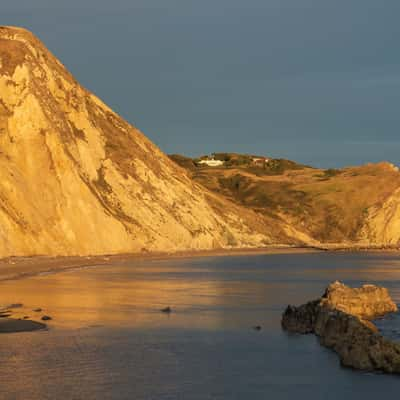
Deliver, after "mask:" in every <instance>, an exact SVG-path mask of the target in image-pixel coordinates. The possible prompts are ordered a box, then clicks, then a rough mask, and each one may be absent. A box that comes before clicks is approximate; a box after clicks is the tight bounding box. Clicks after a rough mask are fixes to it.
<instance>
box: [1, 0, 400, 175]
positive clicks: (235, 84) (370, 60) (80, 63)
mask: <svg viewBox="0 0 400 400" xmlns="http://www.w3.org/2000/svg"><path fill="white" fill-rule="evenodd" d="M399 15H400V2H399V1H398V0H380V1H377V0H335V1H332V0H201V1H199V0H113V1H110V0H68V2H67V1H63V0H13V1H7V2H4V4H2V5H1V14H0V24H1V25H17V26H23V27H25V28H28V29H29V30H31V31H33V32H34V33H35V34H36V35H37V36H38V37H39V38H40V39H41V40H42V41H43V42H44V43H45V44H46V46H47V47H48V48H49V49H50V50H51V51H52V52H53V53H54V54H55V55H56V56H57V57H58V58H59V59H60V60H61V61H62V62H63V63H64V64H65V65H66V66H67V68H68V69H69V70H70V71H71V72H72V73H73V74H74V76H75V77H76V78H77V79H78V81H80V83H81V84H82V85H83V86H85V87H86V88H88V89H89V90H91V91H92V92H94V93H95V94H97V95H98V96H99V97H101V98H102V100H103V101H104V102H106V103H107V104H108V105H109V106H110V107H112V108H113V109H114V110H115V111H116V112H118V113H119V114H120V115H122V116H123V117H124V118H125V119H127V120H128V121H129V122H131V123H133V124H134V125H135V126H137V127H138V128H139V129H140V130H142V131H143V132H144V133H145V134H146V135H147V136H148V137H149V138H150V139H151V140H152V141H153V142H155V143H156V144H157V145H158V146H159V147H160V148H161V149H162V150H163V151H165V152H167V153H181V154H186V155H189V156H197V155H201V154H208V153H211V152H223V151H227V152H238V153H250V154H259V155H266V156H270V157H275V158H288V159H292V160H296V161H299V162H302V163H305V164H309V165H315V166H320V167H326V168H328V167H340V166H346V165H356V164H362V163H367V162H377V161H381V160H388V161H391V162H393V163H395V164H399V163H400V154H399V153H400V152H399V150H400V130H399V127H400V112H399V105H400V51H399V43H400V24H399Z"/></svg>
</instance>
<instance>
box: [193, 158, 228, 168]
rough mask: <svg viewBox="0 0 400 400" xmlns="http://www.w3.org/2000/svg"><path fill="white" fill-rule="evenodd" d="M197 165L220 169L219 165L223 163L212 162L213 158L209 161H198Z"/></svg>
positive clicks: (218, 161) (219, 161)
mask: <svg viewBox="0 0 400 400" xmlns="http://www.w3.org/2000/svg"><path fill="white" fill-rule="evenodd" d="M199 164H206V165H208V166H209V167H220V166H221V165H224V161H222V160H214V158H213V159H211V160H200V161H199Z"/></svg>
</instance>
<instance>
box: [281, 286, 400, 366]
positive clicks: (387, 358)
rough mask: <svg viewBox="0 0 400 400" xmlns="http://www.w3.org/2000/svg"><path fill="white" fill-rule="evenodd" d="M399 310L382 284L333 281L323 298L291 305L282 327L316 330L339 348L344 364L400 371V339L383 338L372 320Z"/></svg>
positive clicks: (324, 341)
mask: <svg viewBox="0 0 400 400" xmlns="http://www.w3.org/2000/svg"><path fill="white" fill-rule="evenodd" d="M397 311H398V309H397V306H396V304H395V303H394V302H393V300H392V299H391V298H390V296H389V292H388V290H387V289H385V288H383V287H378V286H375V285H364V286H362V287H361V288H356V289H352V288H349V287H347V286H346V285H344V284H342V283H340V282H334V283H332V284H330V285H329V286H328V287H327V289H326V291H325V293H324V294H323V296H322V297H321V298H320V299H318V300H314V301H310V302H308V303H306V304H303V305H301V306H299V307H295V306H288V307H287V308H286V310H285V312H284V313H283V316H282V327H283V329H285V330H287V331H290V332H296V333H302V334H305V333H314V334H316V335H317V336H318V337H319V339H320V342H321V344H322V345H323V346H326V347H329V348H332V349H333V350H334V351H336V353H337V354H338V355H339V357H340V361H341V363H342V365H344V366H347V367H352V368H356V369H360V370H367V371H373V370H377V371H383V372H387V373H396V374H400V343H395V342H392V341H390V340H388V339H386V338H384V337H383V336H382V335H381V334H380V333H379V332H378V329H377V328H376V326H375V325H374V324H373V323H372V322H371V320H373V319H375V318H377V317H380V316H383V315H385V314H388V313H391V312H397Z"/></svg>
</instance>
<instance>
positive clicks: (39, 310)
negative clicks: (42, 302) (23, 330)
mask: <svg viewBox="0 0 400 400" xmlns="http://www.w3.org/2000/svg"><path fill="white" fill-rule="evenodd" d="M32 311H34V312H41V311H43V310H42V309H41V308H35V309H34V310H32Z"/></svg>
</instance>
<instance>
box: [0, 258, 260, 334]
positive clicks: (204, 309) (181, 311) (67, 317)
mask: <svg viewBox="0 0 400 400" xmlns="http://www.w3.org/2000/svg"><path fill="white" fill-rule="evenodd" d="M121 271H122V273H121ZM127 272H128V273H127ZM179 272H181V269H180V268H177V269H175V268H174V267H170V268H168V269H167V271H166V269H165V268H158V267H157V266H147V267H145V268H140V267H139V268H137V267H135V268H134V274H133V275H131V274H130V271H129V269H127V267H126V266H125V267H122V270H121V269H120V268H119V267H115V268H113V267H98V268H93V269H87V270H79V271H73V272H71V271H70V272H63V273H57V274H50V275H45V276H37V277H32V278H28V279H21V280H15V281H5V282H1V283H0V287H1V291H0V305H7V304H11V303H22V304H23V307H21V308H16V309H14V311H13V317H16V318H23V317H24V316H29V317H30V319H33V320H37V321H40V318H41V317H42V316H43V315H49V316H51V317H52V318H53V320H52V321H50V322H49V323H48V325H49V326H50V327H61V328H83V327H91V326H99V325H100V326H115V325H116V326H121V325H124V326H127V327H152V326H157V325H160V326H161V325H162V326H163V327H195V326H202V327H203V328H204V327H206V328H216V327H217V326H219V325H221V315H220V313H212V312H211V313H209V311H210V310H212V309H215V308H218V307H223V308H227V307H228V308H229V304H230V302H232V304H231V305H232V307H233V306H234V305H236V304H234V303H235V302H236V300H237V296H238V295H239V297H240V293H241V292H242V293H243V296H244V297H246V296H245V293H246V292H248V290H249V288H248V287H246V285H245V284H236V283H230V284H229V285H228V287H226V288H224V287H221V282H218V281H213V280H208V279H205V280H202V279H199V280H193V279H190V278H189V277H185V276H180V277H172V278H171V275H174V274H176V273H179ZM192 272H193V270H192ZM201 272H202V273H204V269H202V271H201ZM255 286H257V285H255ZM256 292H257V291H256ZM235 299H236V300H235ZM247 301H248V300H247ZM243 302H244V304H245V303H246V300H245V299H244V300H243ZM166 306H171V307H172V309H173V312H172V313H171V314H170V315H168V314H164V313H161V312H160V310H161V309H162V308H163V307H166ZM36 308H41V309H42V311H41V312H34V311H33V310H34V309H36ZM222 318H223V319H225V317H222ZM222 322H223V321H222Z"/></svg>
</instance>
